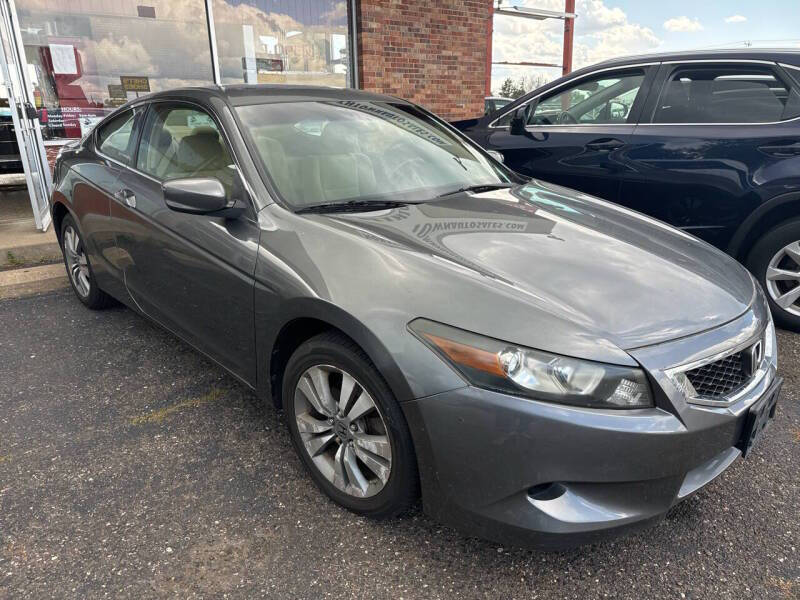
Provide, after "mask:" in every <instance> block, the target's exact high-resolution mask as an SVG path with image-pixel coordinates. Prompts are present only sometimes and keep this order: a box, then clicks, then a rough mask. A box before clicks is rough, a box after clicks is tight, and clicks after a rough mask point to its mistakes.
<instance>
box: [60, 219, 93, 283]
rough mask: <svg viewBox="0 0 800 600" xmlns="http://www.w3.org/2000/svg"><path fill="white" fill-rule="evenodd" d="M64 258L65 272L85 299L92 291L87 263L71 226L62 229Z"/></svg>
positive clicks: (79, 241)
mask: <svg viewBox="0 0 800 600" xmlns="http://www.w3.org/2000/svg"><path fill="white" fill-rule="evenodd" d="M64 256H65V257H66V259H67V270H68V271H69V276H70V278H71V279H72V283H73V285H74V286H75V290H76V291H77V292H78V294H80V296H81V297H82V298H87V297H88V296H89V293H90V292H91V291H92V284H91V281H90V279H89V277H90V275H89V262H88V260H87V259H86V252H85V251H84V249H83V242H82V241H81V238H80V237H79V236H78V233H77V232H76V231H75V229H73V227H72V226H71V225H68V226H67V227H66V228H65V229H64Z"/></svg>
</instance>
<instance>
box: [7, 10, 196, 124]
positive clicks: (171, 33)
mask: <svg viewBox="0 0 800 600" xmlns="http://www.w3.org/2000/svg"><path fill="white" fill-rule="evenodd" d="M16 6H17V15H18V18H19V24H20V30H21V33H22V42H23V44H24V46H25V54H26V58H27V60H28V64H29V66H30V67H29V71H30V73H31V78H32V79H33V86H34V98H35V100H36V108H37V110H38V111H39V119H40V122H41V124H42V131H43V134H44V137H45V139H53V138H75V137H81V135H82V134H83V133H85V132H86V131H87V130H88V129H89V128H91V127H92V126H93V125H94V124H95V123H96V122H97V121H98V120H99V119H101V118H102V117H103V116H105V115H106V114H108V113H109V112H111V111H112V110H114V109H115V108H116V107H118V106H120V105H122V104H123V103H125V102H126V101H127V100H130V99H133V98H135V97H137V96H138V95H139V94H143V93H148V92H151V91H152V92H156V91H160V90H165V89H169V88H174V87H180V86H186V85H206V84H209V83H212V71H211V51H210V48H209V43H208V26H207V23H206V12H205V2H204V0H69V1H64V0H17V2H16Z"/></svg>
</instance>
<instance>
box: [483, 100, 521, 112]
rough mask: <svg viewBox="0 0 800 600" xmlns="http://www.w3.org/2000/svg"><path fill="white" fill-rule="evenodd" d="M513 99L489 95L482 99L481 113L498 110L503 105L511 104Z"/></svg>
mask: <svg viewBox="0 0 800 600" xmlns="http://www.w3.org/2000/svg"><path fill="white" fill-rule="evenodd" d="M513 101H514V99H513V98H502V97H500V96H489V97H487V98H485V99H484V102H483V114H484V115H488V114H491V113H493V112H495V111H497V110H500V109H501V108H503V107H504V106H506V105H508V104H511V103H512V102H513Z"/></svg>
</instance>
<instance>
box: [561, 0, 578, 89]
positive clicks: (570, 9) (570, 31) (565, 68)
mask: <svg viewBox="0 0 800 600" xmlns="http://www.w3.org/2000/svg"><path fill="white" fill-rule="evenodd" d="M564 12H565V13H566V14H572V15H574V13H575V0H566V6H565V7H564ZM574 33H575V18H574V16H573V18H566V19H564V59H563V60H562V61H561V65H562V68H561V74H562V75H567V74H568V73H569V72H570V71H572V38H573V36H574Z"/></svg>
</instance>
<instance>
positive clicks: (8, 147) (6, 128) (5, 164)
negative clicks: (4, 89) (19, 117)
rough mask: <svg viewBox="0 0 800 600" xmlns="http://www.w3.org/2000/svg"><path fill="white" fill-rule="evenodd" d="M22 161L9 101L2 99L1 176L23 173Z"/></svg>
mask: <svg viewBox="0 0 800 600" xmlns="http://www.w3.org/2000/svg"><path fill="white" fill-rule="evenodd" d="M21 172H22V159H21V158H20V156H19V146H18V145H17V135H16V133H15V132H14V121H13V120H12V117H11V109H10V108H9V106H8V100H7V99H5V98H2V99H0V174H5V173H21Z"/></svg>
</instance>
